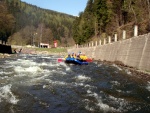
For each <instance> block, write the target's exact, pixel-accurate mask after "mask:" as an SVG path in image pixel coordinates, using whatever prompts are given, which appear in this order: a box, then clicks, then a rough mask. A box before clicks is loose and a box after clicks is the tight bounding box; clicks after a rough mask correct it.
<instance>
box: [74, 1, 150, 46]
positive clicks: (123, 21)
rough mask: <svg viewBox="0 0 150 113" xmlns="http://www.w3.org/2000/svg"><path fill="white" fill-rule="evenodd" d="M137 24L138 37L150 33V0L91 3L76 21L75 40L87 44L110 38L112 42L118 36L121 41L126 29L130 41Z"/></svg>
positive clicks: (88, 3) (89, 2)
mask: <svg viewBox="0 0 150 113" xmlns="http://www.w3.org/2000/svg"><path fill="white" fill-rule="evenodd" d="M134 25H138V26H139V35H141V34H145V33H148V32H150V0H88V2H87V5H86V8H85V10H84V12H82V13H80V15H79V18H76V20H75V21H74V24H73V37H74V40H75V42H76V43H78V44H84V43H87V42H89V41H91V40H94V39H97V40H99V39H103V38H106V39H108V38H107V37H108V36H111V37H112V39H113V37H114V34H115V33H117V34H118V38H122V31H123V30H126V31H127V38H130V37H132V36H133V28H134ZM107 41H108V40H107Z"/></svg>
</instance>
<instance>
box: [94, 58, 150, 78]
mask: <svg viewBox="0 0 150 113" xmlns="http://www.w3.org/2000/svg"><path fill="white" fill-rule="evenodd" d="M97 62H98V64H106V65H114V64H115V65H116V66H118V67H119V68H121V69H123V70H128V71H129V72H130V73H131V74H132V76H136V77H137V78H139V79H141V80H145V81H150V72H146V71H143V70H139V69H136V68H134V67H130V66H127V65H124V64H123V63H122V62H120V61H115V62H110V61H101V60H97Z"/></svg>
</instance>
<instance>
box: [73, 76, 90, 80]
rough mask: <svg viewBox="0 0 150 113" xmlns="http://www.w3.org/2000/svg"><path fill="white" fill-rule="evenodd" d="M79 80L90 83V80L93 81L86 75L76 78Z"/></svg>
mask: <svg viewBox="0 0 150 113" xmlns="http://www.w3.org/2000/svg"><path fill="white" fill-rule="evenodd" d="M75 78H76V79H77V80H80V81H87V80H88V81H89V80H91V78H90V77H86V76H85V75H79V76H77V77H75Z"/></svg>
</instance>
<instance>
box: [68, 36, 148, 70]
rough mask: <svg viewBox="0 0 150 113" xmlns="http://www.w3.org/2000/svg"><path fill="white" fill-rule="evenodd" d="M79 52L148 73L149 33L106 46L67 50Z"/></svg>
mask: <svg viewBox="0 0 150 113" xmlns="http://www.w3.org/2000/svg"><path fill="white" fill-rule="evenodd" d="M79 51H81V52H84V53H85V54H86V55H87V56H88V57H92V58H94V59H95V60H99V59H100V60H106V61H121V62H123V63H124V64H125V65H128V66H132V67H135V68H137V69H141V70H147V71H150V33H149V34H146V35H141V36H136V37H132V38H130V39H126V40H122V41H118V42H113V43H109V44H106V45H98V46H94V47H84V48H70V49H68V52H76V53H78V52H79Z"/></svg>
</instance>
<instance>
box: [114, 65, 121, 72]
mask: <svg viewBox="0 0 150 113" xmlns="http://www.w3.org/2000/svg"><path fill="white" fill-rule="evenodd" d="M112 66H114V67H116V68H117V69H118V70H119V71H121V70H122V69H121V68H120V67H119V66H117V65H116V64H113V65H112Z"/></svg>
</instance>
